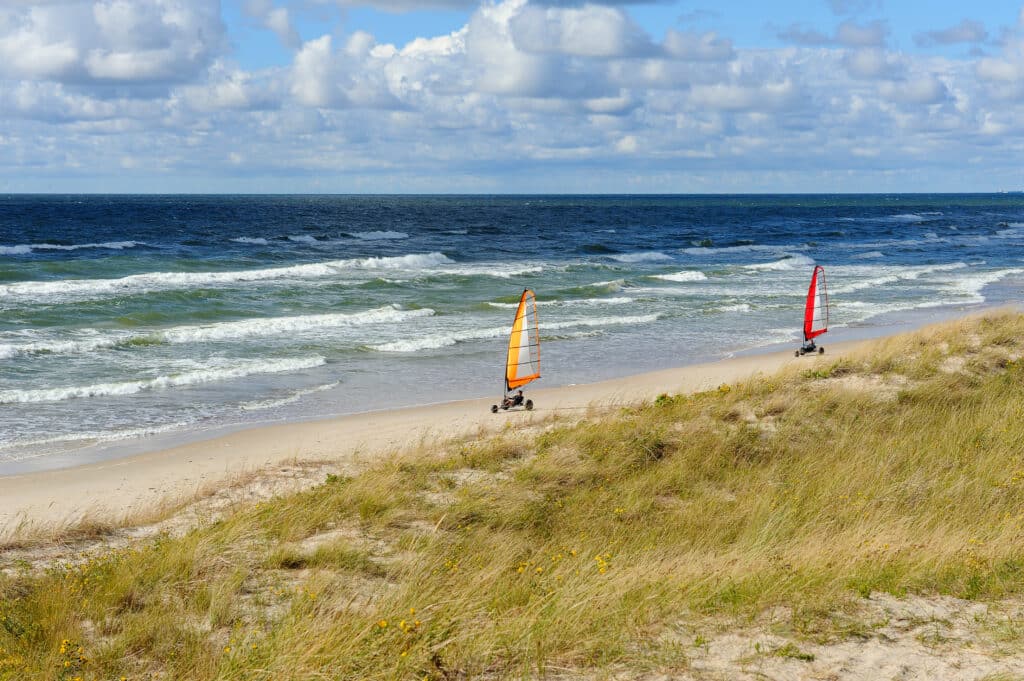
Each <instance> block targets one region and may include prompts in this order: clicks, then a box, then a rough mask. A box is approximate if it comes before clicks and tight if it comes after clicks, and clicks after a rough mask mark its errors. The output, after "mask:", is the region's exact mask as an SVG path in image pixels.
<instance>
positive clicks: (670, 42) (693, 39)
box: [664, 29, 736, 61]
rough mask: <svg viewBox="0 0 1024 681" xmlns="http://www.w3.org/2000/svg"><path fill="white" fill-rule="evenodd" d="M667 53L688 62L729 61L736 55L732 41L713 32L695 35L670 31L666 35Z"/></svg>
mask: <svg viewBox="0 0 1024 681" xmlns="http://www.w3.org/2000/svg"><path fill="white" fill-rule="evenodd" d="M664 47H665V52H667V53H668V54H669V55H671V56H672V57H675V58H676V59H683V60H686V61H728V60H730V59H732V58H733V57H734V56H735V55H736V53H735V51H734V50H733V46H732V41H731V40H728V39H725V38H719V37H718V35H717V34H716V33H714V32H713V31H711V32H708V33H693V32H684V31H676V30H674V29H669V30H668V31H667V32H666V33H665V42H664Z"/></svg>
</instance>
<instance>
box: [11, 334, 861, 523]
mask: <svg viewBox="0 0 1024 681" xmlns="http://www.w3.org/2000/svg"><path fill="white" fill-rule="evenodd" d="M870 342H872V341H850V342H845V343H835V344H829V345H828V351H827V352H828V354H826V355H823V356H820V357H811V356H806V357H801V358H799V359H797V358H795V357H794V355H793V350H792V349H787V350H785V351H777V352H770V353H764V354H756V355H749V356H743V357H736V358H731V359H726V360H721V361H717V362H712V363H708V364H697V365H691V366H683V367H678V368H673V369H666V370H662V371H654V372H649V373H643V374H637V375H633V376H628V377H624V378H618V379H614V380H608V381H602V382H599V383H589V384H580V385H570V386H565V387H556V388H538V389H529V390H528V391H527V393H528V396H529V397H530V398H531V399H533V401H534V402H535V403H536V405H537V407H536V408H535V409H534V411H532V412H525V411H513V412H499V413H498V414H496V415H495V414H492V413H491V412H490V406H491V404H493V403H494V401H495V400H494V398H485V399H473V400H461V401H456V402H445V403H440V404H431V405H425V406H420V407H413V408H406V409H394V410H385V411H376V412H368V413H364V414H354V415H347V416H341V417H337V418H331V419H325V420H319V421H305V422H298V423H285V424H278V425H268V426H260V427H255V428H250V429H247V430H241V431H238V432H233V433H230V434H227V435H221V436H219V437H214V438H212V439H208V440H202V441H198V442H190V443H188V444H184V445H180V446H176V447H172V448H169V449H165V450H162V451H153V452H148V453H144V454H139V455H134V456H129V457H125V458H119V459H111V460H104V461H98V462H94V463H88V464H84V465H80V466H75V467H72V468H64V469H58V470H47V471H40V472H32V473H26V474H20V475H9V476H3V477H0V499H2V500H3V504H2V505H0V538H2V537H11V536H15V535H18V534H26V533H31V532H33V531H37V530H42V529H48V530H52V529H54V528H57V527H60V526H65V525H72V524H75V523H78V522H81V521H82V520H83V519H86V518H88V519H89V520H90V521H93V522H114V523H118V522H122V521H125V520H127V519H128V518H130V517H132V516H136V517H138V516H142V515H144V514H146V513H147V512H150V511H153V510H154V509H157V508H160V507H167V506H168V505H175V504H178V503H183V502H187V501H188V500H190V499H193V498H195V497H197V496H200V495H202V494H204V493H209V492H211V491H213V490H215V489H217V488H218V487H220V486H223V485H225V484H228V483H229V482H230V481H231V480H237V479H238V478H240V477H241V476H244V475H246V474H251V473H253V472H255V471H258V470H259V469H261V468H264V467H267V466H271V465H276V464H281V463H283V462H288V461H310V460H312V461H329V462H336V463H339V464H342V463H351V462H353V461H355V460H359V461H364V462H366V461H372V460H374V459H376V458H378V457H380V456H386V455H387V453H388V452H391V451H396V450H401V449H403V448H405V447H409V446H414V445H420V444H429V443H439V442H443V441H444V440H447V439H450V438H453V437H458V436H470V435H476V434H486V433H489V432H494V431H496V430H498V429H500V428H502V427H504V426H505V425H506V424H507V423H509V422H511V423H514V424H529V423H536V422H539V421H541V420H543V419H545V418H547V417H549V416H551V415H554V414H561V415H571V414H573V413H579V414H582V413H584V412H585V410H587V409H588V408H602V407H612V406H617V405H625V404H631V403H635V402H637V401H642V400H652V399H654V398H655V397H657V395H659V394H661V393H666V392H667V393H689V392H697V391H701V390H708V389H712V388H716V387H718V386H720V385H722V384H723V383H734V382H737V381H741V380H743V379H746V378H749V377H752V376H755V375H757V374H770V373H773V372H775V371H777V370H778V369H780V368H782V367H784V366H786V365H789V364H792V363H797V364H800V365H806V366H811V365H812V364H814V363H817V362H832V361H834V360H835V359H837V358H838V357H842V356H843V355H845V354H847V353H849V352H851V351H853V350H855V349H857V348H859V347H861V346H863V345H865V344H867V343H870Z"/></svg>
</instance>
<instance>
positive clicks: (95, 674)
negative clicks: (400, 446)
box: [0, 314, 1024, 679]
mask: <svg viewBox="0 0 1024 681" xmlns="http://www.w3.org/2000/svg"><path fill="white" fill-rule="evenodd" d="M1022 338H1024V317H1022V316H1020V315H1016V314H999V315H994V316H991V317H988V318H982V319H972V320H965V321H961V322H957V323H953V324H948V325H945V326H942V327H936V328H931V329H927V330H925V331H922V332H919V333H917V334H914V335H910V336H906V337H901V338H897V339H892V340H887V341H884V342H880V343H878V344H876V345H875V346H874V347H872V348H871V349H869V350H867V351H865V352H864V353H863V354H861V355H859V356H855V357H851V358H847V359H843V360H840V361H835V360H831V359H828V358H822V359H819V360H816V361H813V362H812V361H808V363H806V364H804V365H802V366H799V367H797V368H793V369H791V370H788V371H784V372H782V373H779V374H777V375H774V376H770V377H767V378H763V379H758V380H753V381H750V382H747V383H743V384H738V385H733V386H723V387H722V388H720V389H719V390H715V391H711V392H708V393H701V394H696V395H676V396H669V395H665V396H661V397H659V398H658V399H657V400H655V401H653V402H651V403H648V404H642V405H637V406H634V407H631V408H626V409H620V410H616V411H610V412H607V413H604V414H595V415H591V416H588V417H586V418H585V419H584V420H582V421H580V422H574V423H558V422H554V423H551V424H548V425H546V426H545V427H544V428H543V429H542V431H541V432H527V431H515V430H513V431H509V432H506V433H504V434H502V435H501V436H498V437H495V438H492V439H489V440H479V441H467V442H463V443H454V444H452V445H451V447H449V448H448V450H447V451H443V452H432V451H427V450H418V451H415V452H407V453H404V454H402V453H398V454H396V455H395V456H394V457H393V458H391V459H389V460H388V461H386V462H384V463H381V464H380V465H379V466H377V467H375V468H373V469H371V470H368V471H367V472H365V473H362V474H359V475H357V476H355V477H352V478H338V477H330V478H329V479H328V480H327V481H326V482H324V483H323V484H322V485H320V486H318V487H316V488H315V489H312V490H309V491H306V492H302V493H298V494H293V495H290V496H286V497H282V498H278V499H274V500H272V501H269V502H262V503H259V504H255V505H252V506H250V507H248V508H244V509H243V510H241V511H239V512H238V513H236V514H234V515H232V516H230V517H228V518H227V519H225V520H222V521H220V522H216V523H213V524H210V525H207V526H203V527H198V528H196V529H195V530H193V531H192V532H190V533H189V534H187V535H185V536H183V537H180V538H168V537H161V538H159V539H157V540H156V541H146V542H141V543H139V544H138V545H134V546H132V547H131V548H129V549H126V550H116V551H109V552H106V553H103V554H101V555H98V556H96V557H93V558H91V559H89V560H87V561H85V562H83V563H80V564H75V565H67V566H56V567H51V568H49V569H47V570H46V571H44V572H39V571H37V570H32V569H30V568H25V569H23V570H22V571H21V572H19V573H16V574H11V575H8V576H6V577H3V578H0V678H2V679H54V678H58V679H72V678H76V677H77V678H82V679H118V678H121V677H122V676H124V677H126V678H130V679H136V678H165V679H313V678H316V679H319V678H332V679H335V678H337V679H347V678H366V679H394V678H410V679H411V678H417V679H423V678H429V679H452V678H522V677H532V676H541V675H545V674H550V675H557V674H560V673H562V672H567V670H568V671H580V670H589V671H595V670H602V669H605V670H607V669H623V668H625V669H629V670H630V671H631V672H633V673H639V672H642V671H644V670H661V671H664V670H671V669H677V668H685V667H686V665H687V652H686V650H685V649H683V648H680V647H679V645H678V636H676V635H674V632H678V630H679V629H680V628H681V627H690V628H692V627H699V626H702V625H701V623H702V622H710V621H720V620H721V619H722V618H741V619H744V618H751V617H755V616H757V615H759V614H760V613H764V612H766V611H768V610H769V609H776V608H780V607H781V608H783V609H784V612H786V613H787V615H786V617H787V621H786V625H787V626H788V627H790V629H791V630H792V631H794V632H796V633H797V634H798V635H802V636H807V637H812V638H815V639H820V638H829V637H835V636H843V635H846V634H849V633H850V632H857V631H862V628H863V626H867V625H866V624H864V623H858V622H857V621H856V617H855V615H856V609H857V608H856V606H857V602H858V599H861V598H863V597H865V596H868V595H870V594H871V593H872V592H879V591H881V592H888V593H892V594H896V595H898V596H899V595H904V594H908V593H918V594H951V595H955V596H958V597H961V598H968V599H999V598H1004V597H1010V596H1015V597H1016V596H1020V595H1021V593H1022V591H1024V419H1022V416H1024V362H1022V361H1021V360H1020V359H1019V357H1020V356H1021V355H1022V354H1024V340H1021V339H1022Z"/></svg>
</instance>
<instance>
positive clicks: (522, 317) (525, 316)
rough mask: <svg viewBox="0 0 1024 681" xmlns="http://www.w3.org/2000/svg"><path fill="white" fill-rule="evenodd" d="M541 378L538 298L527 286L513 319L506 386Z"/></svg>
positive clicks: (506, 368)
mask: <svg viewBox="0 0 1024 681" xmlns="http://www.w3.org/2000/svg"><path fill="white" fill-rule="evenodd" d="M538 378H540V330H539V328H538V326H537V298H536V297H535V296H534V295H533V291H531V290H530V289H525V290H524V291H523V295H522V296H521V297H520V298H519V307H517V308H516V316H515V319H514V320H513V321H512V334H511V335H510V336H509V339H508V359H507V360H506V361H505V390H506V391H508V390H515V389H516V388H521V387H523V386H524V385H526V384H527V383H529V382H530V381H533V380H535V379H538Z"/></svg>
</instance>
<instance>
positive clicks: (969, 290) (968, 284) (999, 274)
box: [946, 268, 1024, 303]
mask: <svg viewBox="0 0 1024 681" xmlns="http://www.w3.org/2000/svg"><path fill="white" fill-rule="evenodd" d="M1021 274H1024V269H1021V268H1007V269H1002V270H994V271H992V272H981V273H979V274H972V275H969V276H966V277H961V278H959V279H957V280H956V281H952V282H949V283H948V284H947V285H946V288H947V289H948V290H951V291H954V292H955V293H957V294H959V295H962V296H967V297H969V298H970V299H971V302H976V303H983V302H985V296H983V295H981V291H982V290H983V289H984V288H985V287H986V286H988V285H989V284H994V283H996V282H997V281H1000V280H1002V279H1004V278H1006V277H1009V276H1014V275H1021ZM957 302H963V301H957Z"/></svg>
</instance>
